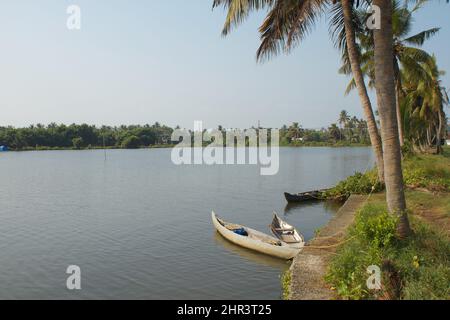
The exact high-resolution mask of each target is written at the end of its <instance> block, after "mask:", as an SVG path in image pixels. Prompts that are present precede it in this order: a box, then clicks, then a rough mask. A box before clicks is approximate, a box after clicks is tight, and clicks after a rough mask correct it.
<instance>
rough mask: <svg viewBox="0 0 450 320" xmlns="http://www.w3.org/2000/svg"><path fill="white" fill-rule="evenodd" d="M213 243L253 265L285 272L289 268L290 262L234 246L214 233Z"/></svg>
mask: <svg viewBox="0 0 450 320" xmlns="http://www.w3.org/2000/svg"><path fill="white" fill-rule="evenodd" d="M214 241H215V242H216V243H217V244H220V245H221V246H222V247H223V248H225V250H227V251H228V252H230V253H232V254H233V255H238V256H240V257H241V258H243V259H246V260H249V261H251V262H253V263H256V264H259V265H264V266H267V267H271V268H277V269H280V270H283V271H284V270H286V269H287V268H289V265H290V262H289V261H285V260H282V259H277V258H273V257H271V256H268V255H265V254H261V253H258V252H255V251H252V250H249V249H246V248H243V247H241V246H238V245H235V244H234V243H232V242H230V241H228V240H227V239H225V238H224V237H222V236H221V235H220V234H219V233H218V232H215V233H214Z"/></svg>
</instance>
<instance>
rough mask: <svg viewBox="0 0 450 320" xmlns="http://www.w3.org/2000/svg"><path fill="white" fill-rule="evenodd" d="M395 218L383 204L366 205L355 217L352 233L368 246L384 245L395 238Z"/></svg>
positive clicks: (379, 246)
mask: <svg viewBox="0 0 450 320" xmlns="http://www.w3.org/2000/svg"><path fill="white" fill-rule="evenodd" d="M397 220H398V219H397V218H396V217H394V216H392V215H390V214H389V213H387V212H386V211H385V208H384V207H383V206H375V205H367V206H365V207H364V208H363V209H362V210H361V211H360V213H359V214H358V216H357V218H356V223H355V228H354V234H355V236H356V237H358V238H359V239H360V240H361V241H367V242H368V243H369V245H370V246H373V247H376V248H382V247H386V246H388V245H390V244H391V242H392V240H394V238H395V232H396V227H397Z"/></svg>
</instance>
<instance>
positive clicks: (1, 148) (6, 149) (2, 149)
mask: <svg viewBox="0 0 450 320" xmlns="http://www.w3.org/2000/svg"><path fill="white" fill-rule="evenodd" d="M4 151H8V147H7V146H0V152H4Z"/></svg>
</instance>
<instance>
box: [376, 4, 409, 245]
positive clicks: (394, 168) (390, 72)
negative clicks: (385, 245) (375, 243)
mask: <svg viewBox="0 0 450 320" xmlns="http://www.w3.org/2000/svg"><path fill="white" fill-rule="evenodd" d="M373 5H376V6H378V7H379V8H380V12H381V18H380V28H379V29H375V30H374V57H375V59H374V62H375V79H376V82H375V88H376V92H377V100H378V111H379V114H380V124H381V139H382V141H383V151H384V152H383V156H384V180H385V184H386V202H387V205H388V208H389V211H390V212H391V213H394V214H397V215H398V216H399V223H398V229H397V232H398V234H399V236H400V237H407V236H408V235H409V234H410V233H411V229H410V226H409V221H408V216H407V214H406V201H405V192H404V184H403V173H402V162H401V161H402V157H401V149H400V140H399V138H398V122H397V112H396V102H395V101H396V99H395V72H394V62H393V60H394V59H393V57H394V47H393V31H392V9H393V7H392V0H373Z"/></svg>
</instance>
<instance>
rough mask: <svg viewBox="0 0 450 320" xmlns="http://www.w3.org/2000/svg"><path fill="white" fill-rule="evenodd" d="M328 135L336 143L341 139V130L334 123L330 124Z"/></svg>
mask: <svg viewBox="0 0 450 320" xmlns="http://www.w3.org/2000/svg"><path fill="white" fill-rule="evenodd" d="M328 134H329V135H330V137H331V138H332V139H333V140H334V141H337V140H339V139H340V137H341V130H340V129H339V128H338V126H337V124H336V123H333V124H331V126H330V127H329V128H328Z"/></svg>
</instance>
